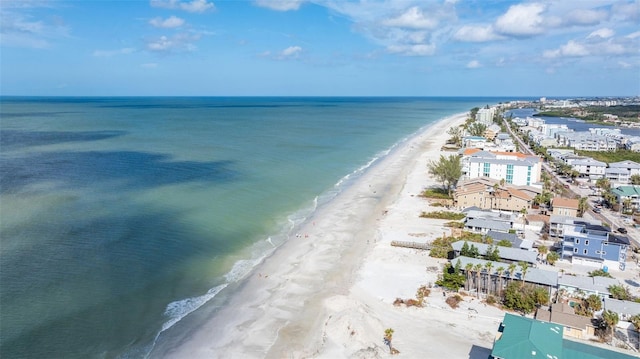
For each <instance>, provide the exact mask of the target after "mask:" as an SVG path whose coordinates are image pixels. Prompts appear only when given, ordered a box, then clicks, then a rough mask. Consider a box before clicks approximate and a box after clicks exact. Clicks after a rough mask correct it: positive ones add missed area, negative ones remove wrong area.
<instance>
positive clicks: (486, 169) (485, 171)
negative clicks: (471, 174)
mask: <svg viewBox="0 0 640 359" xmlns="http://www.w3.org/2000/svg"><path fill="white" fill-rule="evenodd" d="M490 173H491V163H485V164H484V167H483V169H482V175H483V176H484V177H489V174H490Z"/></svg>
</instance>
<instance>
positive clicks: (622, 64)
mask: <svg viewBox="0 0 640 359" xmlns="http://www.w3.org/2000/svg"><path fill="white" fill-rule="evenodd" d="M618 65H619V66H620V67H622V68H623V69H629V68H631V67H633V66H632V65H631V64H630V63H628V62H625V61H618Z"/></svg>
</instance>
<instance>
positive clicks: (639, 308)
mask: <svg viewBox="0 0 640 359" xmlns="http://www.w3.org/2000/svg"><path fill="white" fill-rule="evenodd" d="M604 309H607V310H610V311H613V312H616V313H618V314H624V315H629V316H632V315H636V314H640V303H636V302H632V301H629V300H619V299H613V298H609V297H606V298H604Z"/></svg>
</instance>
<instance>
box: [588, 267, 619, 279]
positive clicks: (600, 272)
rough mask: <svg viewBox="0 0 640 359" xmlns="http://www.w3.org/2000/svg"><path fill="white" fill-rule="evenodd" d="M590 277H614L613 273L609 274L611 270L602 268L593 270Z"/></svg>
mask: <svg viewBox="0 0 640 359" xmlns="http://www.w3.org/2000/svg"><path fill="white" fill-rule="evenodd" d="M588 274H589V277H607V278H613V277H612V276H611V274H609V272H605V271H603V270H602V269H596V270H592V271H591V272H589V273H588Z"/></svg>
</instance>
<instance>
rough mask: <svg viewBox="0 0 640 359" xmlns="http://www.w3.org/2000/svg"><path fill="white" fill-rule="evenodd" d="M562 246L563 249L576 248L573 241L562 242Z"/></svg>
mask: <svg viewBox="0 0 640 359" xmlns="http://www.w3.org/2000/svg"><path fill="white" fill-rule="evenodd" d="M562 246H563V247H571V248H573V247H574V246H575V244H574V243H573V241H563V242H562Z"/></svg>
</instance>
